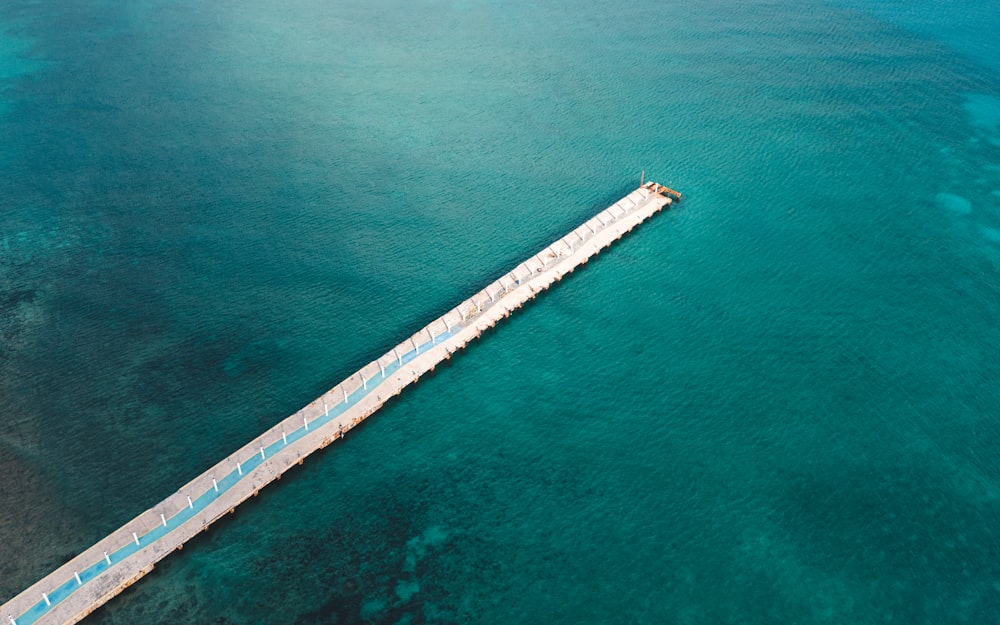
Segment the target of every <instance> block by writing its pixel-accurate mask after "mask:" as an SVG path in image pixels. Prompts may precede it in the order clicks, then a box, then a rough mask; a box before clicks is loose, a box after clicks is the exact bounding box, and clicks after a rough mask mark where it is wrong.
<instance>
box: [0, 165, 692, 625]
mask: <svg viewBox="0 0 1000 625" xmlns="http://www.w3.org/2000/svg"><path fill="white" fill-rule="evenodd" d="M670 195H675V196H677V197H679V194H677V193H676V192H674V191H672V190H670V189H666V188H664V187H660V186H659V185H656V184H655V183H652V182H650V183H646V184H644V185H642V186H640V187H639V188H638V189H636V190H635V191H632V192H631V193H629V194H628V195H627V196H625V197H624V198H622V199H621V200H619V201H617V202H615V203H614V204H613V205H611V206H610V207H608V208H606V209H605V210H603V211H601V212H600V213H598V214H597V215H595V216H594V217H592V218H591V219H589V220H587V221H586V222H584V223H583V224H582V225H580V226H578V227H577V228H576V229H574V230H573V231H572V232H570V233H569V234H567V235H566V236H564V237H562V238H561V239H559V240H557V241H555V242H553V243H552V244H550V245H548V246H547V247H545V248H544V249H543V250H541V251H540V252H538V253H537V254H535V255H534V256H532V257H531V258H529V259H528V260H526V261H524V262H522V263H521V264H519V265H518V266H517V267H515V268H514V269H513V270H511V271H509V272H507V273H506V274H504V275H503V276H501V277H500V278H499V279H498V280H495V281H494V282H492V283H490V284H489V285H488V286H487V287H486V288H484V289H483V290H481V291H479V292H478V293H476V294H475V295H473V296H472V297H471V298H469V299H467V300H465V301H463V302H462V303H461V304H459V305H458V306H456V307H455V308H453V309H451V310H449V311H448V312H447V313H445V314H444V315H443V316H441V317H439V318H437V319H435V320H434V321H432V322H431V323H429V324H428V325H426V326H424V327H423V328H421V329H420V330H418V331H417V332H416V333H415V334H413V335H412V336H410V337H408V338H407V339H406V340H404V341H403V342H402V343H400V344H399V345H397V346H396V347H394V348H393V349H392V350H391V351H389V352H387V353H386V354H383V355H382V356H381V357H380V358H378V359H377V360H374V361H372V362H370V363H368V364H367V365H365V366H364V367H362V368H361V369H360V370H358V371H357V372H355V373H354V374H353V375H351V376H350V377H348V378H347V379H345V380H344V381H343V382H341V383H340V384H338V385H336V386H335V387H333V388H332V389H330V390H329V391H327V392H326V393H324V394H323V395H322V396H321V397H319V398H317V399H316V400H314V401H313V402H311V403H310V404H309V405H307V406H305V407H304V408H302V409H301V410H299V411H298V412H296V413H294V414H292V415H290V416H289V417H286V418H285V419H284V420H282V421H281V422H280V423H278V424H277V425H275V426H274V427H272V428H271V429H269V430H267V431H266V432H264V433H263V434H261V435H260V436H258V437H256V438H255V439H253V440H252V441H250V442H249V443H247V444H246V445H244V446H243V447H241V448H240V449H239V450H237V451H236V452H235V453H233V454H232V455H230V456H229V457H228V458H225V459H224V460H222V461H220V462H218V463H217V464H215V465H214V466H212V467H211V468H209V469H208V470H207V471H205V472H204V473H202V474H201V475H199V476H198V477H196V478H194V479H193V480H191V481H190V482H188V483H187V484H185V485H184V486H183V487H181V488H180V489H179V490H177V491H176V492H175V493H173V494H172V495H170V496H169V497H167V498H166V499H164V500H163V501H161V502H160V503H158V504H156V505H155V506H153V507H152V508H150V509H149V510H146V511H145V512H143V513H142V514H140V515H139V516H137V517H135V518H134V519H132V520H131V521H129V522H128V523H126V524H125V525H123V526H122V527H120V528H119V529H117V530H115V531H114V532H112V533H111V534H110V535H108V536H107V537H105V538H104V539H102V540H101V541H99V542H98V543H97V544H95V545H93V546H92V547H90V548H89V549H87V550H86V551H84V552H83V553H81V554H80V555H78V556H76V557H75V558H73V559H72V560H70V561H69V562H67V563H66V564H64V565H63V566H61V567H59V568H58V569H56V570H55V571H53V572H52V573H50V574H49V575H47V576H46V577H44V578H43V579H41V580H40V581H38V582H37V583H35V584H33V585H32V586H31V587H29V588H28V589H26V590H24V591H23V592H21V593H20V594H18V595H17V596H15V597H13V598H12V599H10V600H9V601H7V602H6V603H4V604H3V606H0V625H11V624H12V625H33V624H36V623H37V624H42V623H44V624H69V623H76V622H78V621H80V620H81V619H83V618H84V617H86V616H87V615H88V614H90V613H91V612H93V611H94V610H96V609H97V608H99V607H100V606H102V605H104V604H105V603H106V602H107V601H109V600H110V599H111V598H113V597H114V596H116V595H118V594H119V593H121V592H122V591H123V590H125V589H126V588H128V587H129V586H130V585H131V584H133V583H134V582H136V581H137V580H138V579H140V578H141V577H143V576H144V575H146V574H147V573H149V572H150V571H152V570H153V567H154V565H155V564H156V563H157V562H159V561H160V560H162V559H163V558H165V557H166V556H167V555H169V554H170V553H171V552H173V551H175V550H177V549H180V548H181V547H183V545H184V543H185V542H187V541H188V540H189V539H190V538H192V537H193V536H195V535H197V534H198V533H199V532H202V531H205V530H206V529H207V528H208V527H209V526H210V525H211V524H212V523H214V522H215V521H216V520H218V519H219V518H221V517H223V516H224V515H226V514H228V513H231V512H233V511H234V510H235V508H236V506H238V505H239V504H240V503H242V502H243V501H245V500H247V499H248V498H250V497H251V496H254V495H256V494H257V493H258V492H259V491H260V489H262V488H263V487H264V486H266V485H267V484H269V483H271V482H272V481H274V480H275V479H278V478H280V477H281V475H282V474H283V473H284V472H285V471H287V470H288V469H290V468H291V467H292V466H294V465H295V464H300V463H301V462H302V460H303V459H304V458H305V457H306V456H308V455H309V454H311V453H313V452H314V451H317V450H319V449H322V448H324V447H326V446H327V445H329V444H330V443H332V442H333V441H335V440H337V439H341V438H343V437H344V436H345V435H346V434H347V432H349V431H350V430H351V429H352V428H353V427H355V426H356V425H358V424H359V423H361V422H362V421H364V420H365V419H366V418H368V417H369V416H370V415H371V414H373V413H374V412H375V411H376V410H378V409H379V408H380V407H381V406H382V404H384V403H385V401H386V400H387V399H389V398H390V397H392V396H394V395H398V394H399V393H400V392H401V391H402V390H403V389H404V388H405V387H407V386H408V385H410V384H412V383H414V382H416V381H417V380H418V379H419V378H420V376H422V375H423V374H425V373H427V372H428V371H432V370H433V369H434V367H435V366H436V365H437V364H438V363H440V362H442V361H443V360H446V359H448V358H451V355H452V354H453V353H454V352H455V351H457V350H459V349H462V348H463V347H465V345H466V344H468V343H469V341H471V340H473V339H474V338H476V337H478V336H479V335H480V334H482V332H483V331H484V330H486V329H488V328H491V327H493V326H494V325H496V323H497V322H498V321H500V320H502V319H504V318H506V317H508V316H509V315H510V313H511V312H512V311H514V310H516V309H518V308H520V307H521V306H522V305H523V304H524V303H525V302H527V301H529V300H531V299H532V298H534V297H535V295H537V294H538V293H540V292H541V291H544V290H545V289H547V288H548V287H550V286H551V285H552V284H554V283H556V282H558V281H559V280H561V279H562V278H563V276H565V275H566V274H569V273H572V272H573V270H574V269H576V268H577V267H578V266H580V265H582V264H584V263H586V262H587V261H588V260H589V259H590V258H591V257H592V256H594V255H596V254H597V253H598V252H600V251H601V250H602V249H604V248H606V247H608V246H609V245H611V244H612V243H613V242H615V241H616V240H618V239H620V238H621V237H622V236H623V235H624V234H626V233H627V232H629V231H630V230H632V229H633V228H635V227H636V226H638V225H639V224H641V223H642V222H644V221H645V220H647V219H648V218H649V217H651V216H652V215H654V214H656V213H657V212H659V211H660V210H662V209H663V207H664V206H667V205H669V204H670V203H671V197H670Z"/></svg>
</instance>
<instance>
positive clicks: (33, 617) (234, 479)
mask: <svg viewBox="0 0 1000 625" xmlns="http://www.w3.org/2000/svg"><path fill="white" fill-rule="evenodd" d="M464 326H465V324H464V323H458V324H456V325H455V327H453V328H452V329H451V330H447V331H445V332H442V333H441V334H439V335H435V336H434V338H433V339H432V344H430V345H428V343H422V344H420V345H419V346H417V347H416V348H414V349H411V350H410V351H408V352H406V353H404V354H403V355H402V356H400V357H399V358H398V359H397V360H394V361H392V362H391V363H390V364H388V365H386V366H385V367H383V369H384V371H385V373H384V375H380V376H379V377H378V378H375V379H373V380H369V381H368V388H364V385H362V387H361V388H358V389H355V390H354V391H353V392H351V393H350V394H349V395H348V396H347V400H346V401H343V402H340V403H338V404H337V405H336V406H332V407H330V408H329V410H327V411H325V412H324V413H323V414H321V415H320V416H319V417H317V418H316V419H314V420H313V421H311V422H309V427H310V428H319V427H323V426H324V425H326V424H328V423H330V422H331V421H334V420H335V419H336V418H337V417H339V416H340V415H342V414H344V412H345V411H346V410H347V409H348V408H349V407H351V406H353V405H355V404H357V403H358V402H359V401H360V400H361V399H363V398H365V397H367V396H368V395H370V394H371V393H372V391H374V390H376V389H377V388H378V387H379V385H380V384H381V383H382V381H383V380H385V379H387V378H389V377H390V376H392V375H393V374H394V373H396V372H397V371H399V370H400V369H401V368H402V367H403V365H405V364H407V363H408V362H410V361H412V360H413V359H414V358H416V357H417V356H418V355H419V350H420V347H424V348H425V351H426V350H427V349H430V348H433V347H435V344H436V343H437V342H439V341H444V340H447V339H449V338H451V337H452V336H454V335H455V334H456V333H457V332H459V331H460V330H461V329H462V328H463V327H464ZM309 433H310V431H307V430H306V428H305V424H303V425H301V426H299V427H297V428H296V429H294V430H292V431H291V432H286V433H285V437H286V438H287V440H288V442H287V443H286V442H285V441H284V439H282V440H278V441H275V442H274V443H271V444H270V445H268V446H266V447H264V455H265V456H266V457H267V458H270V457H271V456H273V455H276V454H278V453H279V452H280V451H281V450H282V449H283V448H285V447H287V446H288V445H291V444H292V443H294V442H296V441H298V440H300V439H302V438H304V437H305V436H306V435H307V434H309ZM263 463H264V460H263V459H262V458H261V457H260V452H259V451H258V453H255V454H253V455H252V456H250V457H249V458H247V459H246V460H243V461H240V469H242V471H243V473H242V475H241V474H240V470H239V469H237V470H233V471H231V472H229V473H228V474H226V475H225V476H223V477H222V479H218V480H216V482H217V483H218V485H219V491H218V492H216V491H215V487H214V486H213V487H211V488H209V489H208V490H206V491H205V492H204V493H202V494H201V495H199V496H198V497H197V498H195V499H192V501H191V506H187V507H185V508H183V509H181V510H180V511H179V512H177V513H176V514H174V515H173V516H170V517H166V519H167V526H166V527H164V526H163V525H159V526H157V527H156V528H154V529H152V530H150V531H148V532H146V533H145V534H141V535H138V536H139V544H138V545H137V544H135V542H134V541H133V542H130V543H128V544H127V545H125V546H124V547H119V548H118V549H117V550H115V551H114V552H112V553H109V554H108V556H109V557H110V558H111V564H110V565H109V564H108V562H107V560H104V559H101V560H98V561H97V562H95V563H94V564H92V565H90V566H89V567H87V568H85V569H83V570H82V571H78V572H77V574H78V575H79V576H80V582H81V583H77V581H76V578H75V577H72V578H70V579H69V580H67V581H66V582H65V583H64V584H62V585H61V586H59V587H57V588H56V589H54V590H53V591H52V592H51V593H49V594H48V598H49V603H50V604H51V605H49V604H46V603H45V600H44V599H42V600H41V601H39V602H38V603H36V604H35V605H33V606H31V607H30V608H29V609H28V610H26V611H25V612H23V613H22V614H21V615H20V616H17V617H16V618H15V619H14V620H15V622H16V623H17V625H33V624H34V623H35V622H36V621H37V620H38V619H39V618H41V617H42V616H44V615H45V614H46V613H48V612H49V610H51V609H52V608H54V607H55V606H57V605H59V603H60V602H62V601H65V600H66V598H68V597H69V596H70V595H72V594H73V593H74V592H76V591H77V590H79V589H80V588H83V586H84V585H86V584H87V582H89V581H91V580H93V579H95V578H96V577H97V576H98V575H100V574H101V573H103V572H104V571H106V570H108V569H109V568H111V567H113V566H114V565H115V564H116V563H118V562H122V561H123V560H125V559H127V558H128V557H129V556H132V555H134V554H135V553H136V552H138V551H140V550H142V549H145V548H147V547H149V546H150V545H153V544H154V543H156V541H158V540H160V539H161V538H163V537H164V536H166V535H167V534H169V533H170V532H172V531H174V530H175V529H177V528H178V527H180V526H182V525H183V524H184V523H186V522H187V521H189V520H191V519H192V518H193V517H194V516H195V515H197V514H198V513H199V512H201V511H203V510H204V509H205V508H207V507H208V506H209V504H211V503H212V502H213V501H215V500H216V499H218V498H219V497H221V496H222V495H223V494H225V492H226V491H228V490H229V489H230V488H232V487H233V486H235V485H236V484H238V483H239V482H240V480H242V479H244V478H246V477H248V476H249V475H250V474H251V473H252V472H253V471H254V469H256V468H257V467H259V466H261V465H262V464H263ZM192 506H193V507H192Z"/></svg>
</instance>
